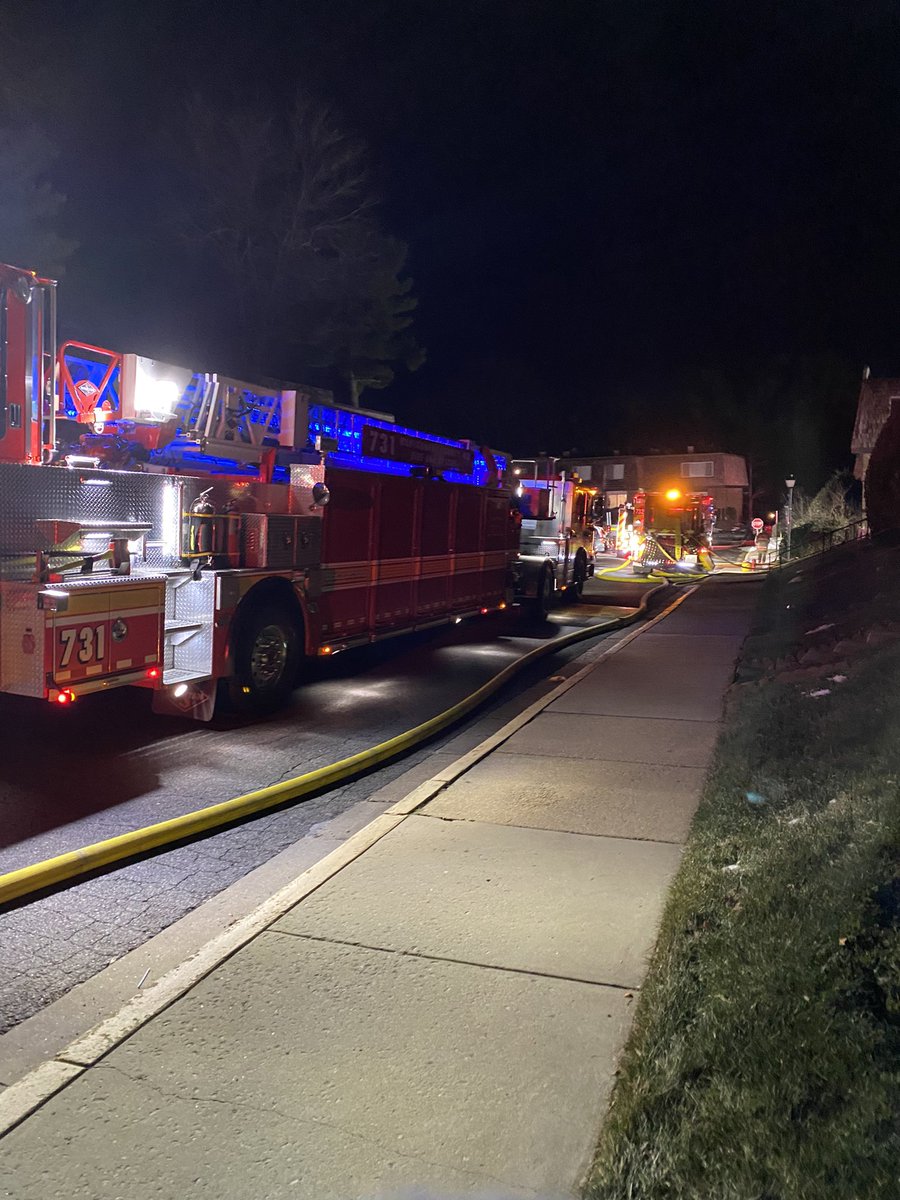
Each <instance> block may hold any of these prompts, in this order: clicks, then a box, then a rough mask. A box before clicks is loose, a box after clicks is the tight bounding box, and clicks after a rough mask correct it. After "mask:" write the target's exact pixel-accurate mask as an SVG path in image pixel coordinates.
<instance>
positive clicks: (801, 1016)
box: [585, 547, 900, 1200]
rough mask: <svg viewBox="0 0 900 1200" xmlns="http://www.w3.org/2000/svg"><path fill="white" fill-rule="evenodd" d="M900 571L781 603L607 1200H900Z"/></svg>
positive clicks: (719, 786)
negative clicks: (839, 679)
mask: <svg viewBox="0 0 900 1200" xmlns="http://www.w3.org/2000/svg"><path fill="white" fill-rule="evenodd" d="M898 557H900V552H895V551H888V550H884V551H879V550H877V549H874V548H871V547H867V548H865V549H860V548H855V549H854V552H853V554H846V555H845V554H840V555H835V556H834V557H833V561H827V560H826V561H825V562H823V563H821V564H819V565H818V566H816V567H814V568H812V567H810V568H807V569H806V570H805V571H804V572H803V573H802V574H800V575H799V577H796V578H795V574H796V573H794V572H792V573H790V574H788V573H785V574H784V575H782V576H780V577H778V578H773V579H771V580H770V581H769V583H768V584H767V589H766V594H765V596H764V598H763V601H762V604H761V606H760V610H759V612H758V614H757V618H756V625H755V629H754V632H753V634H752V636H751V637H750V638H749V639H748V642H747V643H746V646H745V651H744V655H743V662H742V673H741V676H740V677H742V678H745V679H749V680H750V682H746V683H743V684H738V685H736V686H735V687H733V688H732V690H731V693H730V696H729V702H728V706H727V710H726V720H725V727H724V730H723V734H722V736H721V738H720V741H719V745H718V747H717V751H716V755H715V760H714V763H713V766H712V769H711V772H710V775H709V777H708V779H707V784H706V787H705V789H704V795H703V799H702V802H701V806H700V808H699V810H698V813H697V817H696V820H695V822H694V826H693V829H692V832H691V836H690V839H689V842H688V845H687V848H686V852H685V857H684V860H683V863H682V867H681V869H680V871H679V874H678V876H677V878H676V881H675V884H674V886H673V890H672V893H671V896H670V899H669V903H668V905H667V909H666V912H665V915H664V918H663V925H662V929H661V934H660V938H659V941H658V944H657V950H656V954H655V956H654V960H653V963H652V965H651V970H650V972H649V975H648V977H647V980H646V984H645V987H644V989H643V991H642V995H641V999H640V1002H639V1006H638V1010H637V1013H636V1017H635V1025H634V1029H633V1031H632V1036H631V1038H630V1041H629V1044H628V1046H627V1048H626V1052H625V1055H624V1057H623V1061H622V1064H621V1068H620V1072H619V1079H618V1082H617V1085H616V1089H615V1092H614V1096H613V1101H612V1106H611V1109H610V1114H609V1117H608V1119H607V1122H606V1125H605V1127H604V1130H603V1133H602V1136H601V1141H600V1145H599V1147H598V1152H597V1156H596V1160H595V1163H594V1167H593V1170H592V1173H591V1176H590V1178H589V1180H588V1182H587V1184H586V1188H585V1195H586V1196H587V1197H589V1198H590V1200H625V1198H635V1200H638V1198H640V1200H663V1198H666V1200H671V1198H674V1197H679V1198H680V1197H685V1198H687V1197H697V1198H702V1197H709V1198H710V1200H712V1198H715V1200H807V1198H809V1200H825V1198H828V1200H831V1198H834V1200H882V1198H883V1200H888V1197H890V1198H891V1200H895V1198H896V1197H897V1196H900V802H898V795H900V787H898V782H900V639H898V641H897V642H896V643H894V644H885V643H886V642H887V639H883V642H882V644H880V645H879V646H878V648H877V649H873V648H871V647H866V646H865V643H864V642H863V641H862V638H861V635H862V634H864V632H865V630H866V629H867V627H869V626H871V625H873V624H878V625H880V627H881V628H882V629H884V627H885V626H886V625H889V624H890V623H891V622H893V621H895V620H896V622H897V623H898V628H900V563H898V562H896V561H895V559H896V558H898ZM823 623H833V628H832V629H831V630H828V631H824V632H823V633H821V634H819V635H813V636H812V639H811V638H810V636H808V635H807V631H808V630H810V629H812V628H815V627H816V626H817V625H819V624H823ZM817 638H818V641H819V642H822V640H823V639H824V646H821V645H820V657H821V658H823V659H825V660H826V661H825V662H823V663H821V664H819V665H818V666H815V667H809V666H803V665H802V664H801V663H799V661H798V659H799V657H801V656H802V655H803V654H804V653H805V652H806V651H808V649H809V645H810V641H811V640H812V642H813V643H815V642H816V640H817ZM848 642H849V643H852V645H850V644H848ZM829 656H831V657H832V659H833V660H835V661H837V660H840V672H836V669H835V666H834V662H832V663H831V664H830V665H829V663H828V661H827V660H828V658H829ZM835 673H845V674H846V677H847V678H846V682H843V683H835V682H832V681H830V680H829V678H828V676H829V675H833V674H835ZM825 688H827V689H829V694H828V695H826V696H822V697H819V698H813V697H811V696H809V695H808V694H805V693H808V692H809V691H811V690H816V689H825ZM748 794H749V796H748Z"/></svg>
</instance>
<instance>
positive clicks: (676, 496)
mask: <svg viewBox="0 0 900 1200" xmlns="http://www.w3.org/2000/svg"><path fill="white" fill-rule="evenodd" d="M666 499H667V500H680V499H681V492H679V490H678V488H669V490H668V491H667V492H666Z"/></svg>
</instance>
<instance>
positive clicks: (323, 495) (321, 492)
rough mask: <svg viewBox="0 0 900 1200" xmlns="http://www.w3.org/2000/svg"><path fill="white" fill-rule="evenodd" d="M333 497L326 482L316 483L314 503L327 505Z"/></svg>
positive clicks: (313, 490) (313, 492)
mask: <svg viewBox="0 0 900 1200" xmlns="http://www.w3.org/2000/svg"><path fill="white" fill-rule="evenodd" d="M330 499H331V492H329V490H328V488H327V487H326V486H325V484H324V483H314V484H313V489H312V500H313V504H322V505H325V504H327V503H328V501H329V500H330Z"/></svg>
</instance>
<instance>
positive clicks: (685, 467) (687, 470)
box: [681, 462, 713, 479]
mask: <svg viewBox="0 0 900 1200" xmlns="http://www.w3.org/2000/svg"><path fill="white" fill-rule="evenodd" d="M712 473H713V464H712V463H711V462H689V463H682V464H681V474H682V475H683V476H684V477H685V478H687V479H697V478H698V477H709V476H710V475H712Z"/></svg>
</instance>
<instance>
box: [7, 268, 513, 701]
mask: <svg viewBox="0 0 900 1200" xmlns="http://www.w3.org/2000/svg"><path fill="white" fill-rule="evenodd" d="M512 494H513V487H512V476H511V474H510V473H509V472H508V469H507V459H506V457H505V456H504V455H502V454H500V453H498V452H496V451H492V450H490V449H489V448H487V447H484V446H478V445H475V444H474V443H472V442H469V441H464V440H453V439H449V438H442V437H437V436H435V435H432V434H427V433H422V432H418V431H415V430H411V429H406V428H403V427H401V426H400V425H397V424H396V423H394V422H393V421H392V420H389V419H386V418H385V416H384V415H383V414H376V413H370V412H366V411H364V410H361V409H350V408H342V407H340V406H338V405H335V404H334V403H333V402H332V401H331V398H330V395H329V394H328V393H317V392H315V391H314V390H312V389H305V390H304V389H302V388H265V387H257V386H254V385H252V384H248V383H245V382H242V381H239V380H235V379H229V378H225V377H222V376H220V375H216V374H209V373H203V372H199V371H193V370H190V369H183V368H178V367H173V366H169V365H166V364H163V363H159V362H156V361H153V360H150V359H147V358H142V357H139V356H137V355H134V354H120V353H118V352H114V351H110V350H105V349H102V348H100V347H97V346H92V345H88V344H86V343H80V342H72V341H69V342H65V343H63V344H62V345H61V346H59V347H57V343H56V285H55V283H54V282H53V281H52V280H49V279H42V278H40V277H38V276H37V275H35V274H34V273H33V272H30V271H25V270H20V269H18V268H14V267H6V266H2V265H0V692H6V693H11V694H15V695H19V696H31V697H38V698H45V699H47V700H50V701H51V702H53V703H54V704H59V705H66V704H71V703H72V702H73V701H74V700H76V699H77V698H78V697H79V696H81V695H83V694H85V693H89V692H94V691H99V690H106V689H110V688H115V687H120V686H125V685H131V686H138V687H143V688H147V689H149V690H151V691H152V692H153V701H154V708H156V709H157V710H159V711H164V712H176V713H184V714H186V715H192V716H195V717H198V718H201V719H208V718H209V717H210V716H211V715H212V712H213V708H214V704H215V701H216V698H217V696H218V695H220V694H221V693H222V692H225V693H227V696H228V698H229V699H230V701H231V703H232V704H233V705H234V706H236V707H237V708H238V709H239V710H244V711H253V712H264V711H269V710H272V709H274V708H276V707H277V706H278V705H280V704H281V703H282V702H283V701H284V700H285V699H286V698H287V696H288V694H289V693H290V691H291V689H292V687H293V686H294V684H295V681H296V677H297V673H298V669H299V667H300V664H301V661H302V659H303V658H304V656H319V655H330V654H333V653H336V652H337V651H339V650H343V649H346V648H347V647H350V646H354V645H360V644H364V643H367V642H372V641H375V640H378V639H380V638H385V637H391V636H394V635H396V634H398V633H401V632H403V631H407V630H413V629H422V628H425V627H428V626H431V625H437V624H442V623H446V622H448V621H453V620H457V619H461V618H463V617H466V616H471V615H474V614H479V613H486V612H489V611H494V610H497V609H502V608H505V607H506V605H507V604H508V603H509V602H510V601H511V600H512V598H513V595H514V590H515V581H516V577H517V572H518V539H519V533H518V528H517V525H516V522H515V519H514V514H513V512H512Z"/></svg>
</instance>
